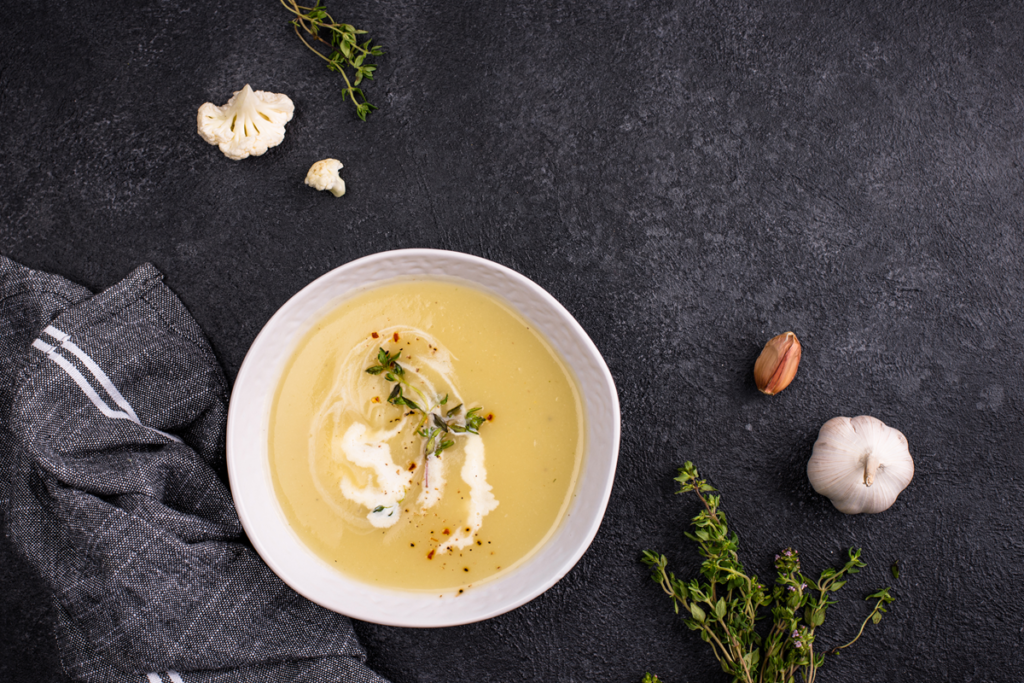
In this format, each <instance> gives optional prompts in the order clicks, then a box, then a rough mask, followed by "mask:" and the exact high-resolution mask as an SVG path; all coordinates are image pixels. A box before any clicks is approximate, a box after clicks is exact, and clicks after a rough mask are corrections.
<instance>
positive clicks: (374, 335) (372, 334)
mask: <svg viewBox="0 0 1024 683" xmlns="http://www.w3.org/2000/svg"><path fill="white" fill-rule="evenodd" d="M370 336H371V337H373V338H374V339H376V338H377V337H379V336H380V335H379V334H377V333H376V332H371V333H370Z"/></svg>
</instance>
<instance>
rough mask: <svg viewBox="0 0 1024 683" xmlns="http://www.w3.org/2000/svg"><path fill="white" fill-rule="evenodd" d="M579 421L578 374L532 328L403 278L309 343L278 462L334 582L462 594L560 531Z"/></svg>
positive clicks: (300, 359)
mask: <svg viewBox="0 0 1024 683" xmlns="http://www.w3.org/2000/svg"><path fill="white" fill-rule="evenodd" d="M396 366H397V367H396ZM368 370H369V372H368ZM396 387H399V388H396ZM583 420H584V415H583V407H582V402H581V400H580V395H579V390H578V388H577V387H576V384H575V382H574V380H573V379H572V376H571V374H570V372H569V370H568V368H567V367H566V365H565V363H564V362H563V361H562V360H561V359H560V358H559V356H558V353H557V352H556V351H555V350H554V349H552V348H551V346H550V344H548V342H547V341H546V340H545V339H544V338H543V337H541V336H540V334H538V333H537V331H536V330H534V329H532V327H531V326H530V325H529V324H528V323H527V322H526V321H525V320H524V319H523V318H522V317H520V316H519V315H518V314H516V313H515V312H514V311H513V310H511V309H510V308H509V307H508V306H507V305H505V304H504V303H502V302H501V301H499V300H498V299H496V298H495V297H493V296H490V295H488V294H485V293H483V292H481V291H479V290H477V289H474V288H472V287H470V286H466V285H463V284H461V283H456V282H448V281H438V280H417V279H407V280H401V281H396V282H394V283H392V284H388V285H384V286H381V287H377V288H374V289H371V290H368V291H365V292H363V293H361V294H358V295H357V296H354V297H353V298H351V299H349V300H347V301H345V302H344V303H342V304H341V305H340V306H338V308H336V309H335V310H334V311H332V312H330V313H328V314H327V315H326V316H325V317H324V318H323V320H321V321H320V322H319V323H318V324H317V325H316V327H315V328H314V329H313V330H312V331H310V332H309V333H308V334H307V335H306V337H305V338H304V339H303V340H302V341H301V342H300V343H299V344H298V347H297V349H296V350H295V351H294V353H293V355H292V357H291V359H290V360H289V362H288V364H287V366H286V369H285V371H284V374H283V377H282V379H281V383H280V386H279V388H278V390H277V394H276V395H275V397H274V403H273V407H272V409H271V418H270V443H269V452H270V465H271V471H272V474H273V480H274V487H275V491H276V493H277V497H278V500H279V501H280V503H281V507H282V509H283V510H284V513H285V515H286V517H287V518H288V521H289V523H290V524H291V527H292V529H294V531H295V532H296V534H298V536H299V537H300V538H301V539H302V540H303V542H304V543H305V544H306V545H308V546H309V547H310V548H311V549H312V550H313V551H314V552H315V553H316V554H317V555H318V556H320V557H321V558H323V559H324V560H325V561H327V562H328V563H329V564H331V565H332V566H334V567H336V568H337V569H338V571H340V572H342V573H344V574H347V575H349V576H351V577H354V578H356V579H359V580H360V581H364V582H367V583H372V584H377V585H380V586H385V587H396V588H403V589H411V590H429V591H435V590H448V589H460V590H461V589H464V588H466V587H469V586H471V585H474V584H477V583H479V582H481V581H483V580H485V579H488V578H491V577H493V576H495V575H497V574H499V573H504V572H507V571H509V570H511V569H513V568H514V567H516V566H517V565H519V564H521V563H522V562H523V561H525V560H526V559H527V558H528V557H529V556H530V555H531V554H532V553H533V552H535V551H536V550H537V549H538V548H539V547H540V546H541V545H543V543H544V542H545V540H547V538H548V537H550V536H551V534H552V533H553V532H554V530H555V529H556V527H557V525H558V523H559V521H560V520H561V519H562V517H563V515H564V514H565V511H566V509H567V507H568V505H569V502H570V500H571V498H572V495H573V490H574V487H575V483H576V478H577V476H578V474H579V471H580V464H581V459H582V453H583V439H584V427H583Z"/></svg>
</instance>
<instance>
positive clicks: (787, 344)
mask: <svg viewBox="0 0 1024 683" xmlns="http://www.w3.org/2000/svg"><path fill="white" fill-rule="evenodd" d="M802 353H803V347H801V346H800V340H799V339H797V338H796V335H795V334H793V333H792V332H785V333H783V334H780V335H778V336H776V337H772V338H771V339H769V340H768V343H767V344H765V345H764V349H762V350H761V355H760V356H758V357H757V361H755V362H754V382H755V383H756V384H757V388H758V390H759V391H761V392H762V393H765V394H768V395H769V396H774V395H775V394H777V393H779V392H780V391H782V390H783V389H785V388H786V387H788V386H789V383H790V382H792V381H793V378H794V377H796V371H797V368H798V367H799V366H800V356H801V354H802Z"/></svg>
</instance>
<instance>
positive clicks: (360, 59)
mask: <svg viewBox="0 0 1024 683" xmlns="http://www.w3.org/2000/svg"><path fill="white" fill-rule="evenodd" d="M281 4H282V5H283V6H284V8H285V9H286V10H288V11H289V12H291V13H292V14H294V15H295V18H294V19H292V20H291V24H292V27H293V28H294V29H295V35H297V36H298V37H299V40H301V41H302V42H303V44H304V45H305V46H306V47H308V48H309V49H310V50H312V51H313V52H315V53H316V54H317V56H319V57H320V58H321V59H322V60H324V61H325V62H327V68H328V69H330V70H331V71H337V72H338V73H340V74H341V76H342V78H344V79H345V85H346V86H347V87H346V88H345V90H344V92H345V94H346V95H347V96H348V97H349V99H351V100H352V104H353V105H355V108H356V116H358V117H359V118H360V119H361V120H363V121H365V120H366V117H367V115H368V114H369V113H370V112H371V111H373V110H374V109H376V108H377V107H376V106H375V105H373V104H370V103H369V102H368V101H367V99H366V95H365V94H364V93H363V91H362V89H360V88H359V87H358V86H359V84H360V83H362V82H363V79H364V78H366V79H369V80H373V72H374V71H376V70H377V66H376V65H374V64H370V63H365V62H366V58H367V57H376V56H380V55H382V54H384V50H383V49H382V48H381V46H380V45H373V44H372V43H373V41H372V40H367V41H364V42H362V43H360V42H359V39H358V38H356V36H360V35H363V34H365V33H366V31H360V30H358V29H356V28H355V27H354V26H352V25H351V24H339V23H337V22H336V21H334V18H333V17H332V16H331V15H330V14H328V13H327V11H326V10H325V8H324V5H323V4H322V2H321V0H317V2H316V5H314V6H313V7H305V6H303V5H300V4H298V2H297V0H281ZM303 33H305V34H306V35H309V36H311V37H312V38H313V39H314V42H319V43H323V44H324V45H326V46H327V49H328V52H327V54H324V53H323V52H322V51H321V50H318V49H317V48H316V47H314V46H313V45H311V44H310V42H309V41H308V40H306V36H304V35H302V34H303ZM324 36H326V38H324ZM350 72H351V74H352V75H351V78H350V77H349V73H350Z"/></svg>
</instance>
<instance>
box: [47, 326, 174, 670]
mask: <svg viewBox="0 0 1024 683" xmlns="http://www.w3.org/2000/svg"><path fill="white" fill-rule="evenodd" d="M51 330H52V331H51ZM45 332H46V333H47V334H48V335H50V336H51V337H53V338H55V339H58V340H61V346H60V347H57V346H51V345H50V344H47V343H46V342H44V341H43V340H42V339H36V340H35V341H34V342H32V346H34V347H35V348H37V349H39V350H40V351H42V352H43V353H45V354H46V357H47V358H49V359H50V360H52V361H53V362H54V363H56V364H57V365H59V366H60V367H61V368H63V369H64V372H66V373H68V376H69V377H71V379H73V380H74V382H75V384H77V385H78V388H79V389H81V390H82V392H83V393H84V394H85V395H86V397H88V399H89V400H90V401H92V404H93V405H94V406H96V408H97V409H99V411H100V412H101V413H103V414H104V415H106V416H107V417H109V418H111V419H114V420H131V421H132V422H134V423H135V424H137V425H139V426H140V427H143V428H144V429H148V430H149V431H151V432H156V433H157V434H160V435H162V436H166V437H167V438H168V439H171V440H172V441H177V442H178V443H181V439H179V438H178V437H176V436H174V435H173V434H168V433H167V432H162V431H160V430H159V429H156V428H154V427H149V426H147V425H144V424H142V422H141V421H140V420H139V418H138V416H137V415H136V414H135V411H134V410H132V407H131V406H130V405H128V401H125V399H124V396H122V395H121V392H119V391H118V390H117V388H116V387H114V385H113V383H111V381H110V378H109V377H107V374H106V373H105V372H103V370H102V369H101V368H100V367H99V366H98V365H96V362H95V361H94V360H93V359H92V358H90V357H89V356H88V355H87V354H86V353H85V351H82V349H80V348H79V347H78V346H77V345H76V344H74V343H73V342H70V341H69V337H68V335H66V334H64V333H63V332H61V331H60V330H58V329H57V328H55V327H47V328H46V330H45ZM55 333H56V334H55ZM64 347H67V348H68V350H69V351H71V353H73V354H74V355H75V356H76V357H77V358H78V359H79V360H81V361H82V363H84V364H85V366H86V368H88V369H89V372H91V373H92V375H93V377H95V378H96V379H97V380H98V381H99V382H100V385H101V386H103V388H104V389H105V390H106V391H107V393H108V394H110V396H111V398H113V399H114V401H115V402H116V403H117V404H118V405H119V406H121V407H122V408H126V409H127V410H126V411H124V412H122V411H120V410H114V409H113V408H111V407H110V406H108V405H107V402H106V401H104V400H103V398H102V397H100V395H99V393H97V392H96V390H95V389H93V388H92V385H91V384H89V380H87V379H86V378H85V376H84V375H82V373H81V372H79V371H78V368H76V367H75V366H74V365H72V364H71V363H70V362H69V361H68V359H66V358H64V357H63V356H61V355H60V354H58V353H57V350H58V349H59V348H64ZM71 347H74V348H71ZM108 385H109V388H108ZM172 681H173V679H172Z"/></svg>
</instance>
